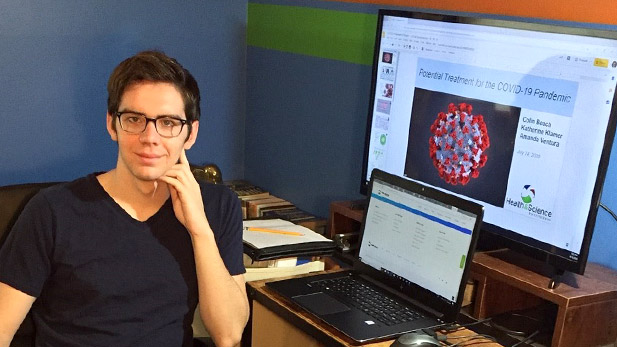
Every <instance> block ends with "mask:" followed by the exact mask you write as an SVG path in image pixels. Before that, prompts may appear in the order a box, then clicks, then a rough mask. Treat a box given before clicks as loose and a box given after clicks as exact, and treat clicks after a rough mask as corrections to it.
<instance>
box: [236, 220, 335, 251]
mask: <svg viewBox="0 0 617 347" xmlns="http://www.w3.org/2000/svg"><path fill="white" fill-rule="evenodd" d="M243 224H244V230H243V234H242V241H243V244H244V253H245V254H246V255H248V256H249V257H251V259H253V260H270V259H278V258H286V257H300V256H324V255H331V254H332V253H333V252H334V249H335V247H336V245H335V243H334V241H332V240H330V239H328V238H326V237H325V236H323V235H320V234H318V233H316V232H314V231H313V230H311V229H309V228H307V227H304V226H301V225H297V224H294V223H292V222H289V221H286V220H283V219H261V220H245V221H244V222H243Z"/></svg>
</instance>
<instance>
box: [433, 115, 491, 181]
mask: <svg viewBox="0 0 617 347" xmlns="http://www.w3.org/2000/svg"><path fill="white" fill-rule="evenodd" d="M472 109H473V108H472V106H471V105H470V104H466V103H461V104H459V105H458V106H457V105H455V104H453V103H450V105H448V112H447V113H444V112H439V114H437V118H436V119H435V121H434V122H433V124H432V125H431V133H432V135H431V137H430V139H429V154H430V156H431V159H433V165H435V168H437V171H439V177H441V178H442V179H443V180H444V181H446V182H447V183H449V184H452V185H457V184H459V183H460V184H463V185H465V184H467V183H469V180H470V179H471V177H473V178H477V177H478V175H479V174H480V171H479V169H480V168H481V167H483V166H484V165H485V164H486V160H487V159H488V158H487V156H486V154H485V152H486V149H487V148H488V147H489V146H490V141H489V136H488V132H487V130H486V123H484V118H483V117H482V115H480V114H477V115H474V114H472V113H471V112H472Z"/></svg>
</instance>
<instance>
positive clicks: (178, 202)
mask: <svg viewBox="0 0 617 347" xmlns="http://www.w3.org/2000/svg"><path fill="white" fill-rule="evenodd" d="M159 180H160V181H162V182H165V183H167V186H168V187H169V192H170V194H171V200H172V202H173V206H174V213H175V214H176V218H178V220H179V221H180V223H182V224H183V225H184V227H185V228H186V229H187V230H188V231H189V233H191V235H192V236H194V235H193V233H194V232H197V231H198V230H203V228H200V227H199V226H203V225H208V219H207V218H206V213H205V211H204V203H203V201H202V199H201V190H200V189H199V184H198V183H197V180H195V176H193V173H192V172H191V168H190V166H189V161H188V159H187V158H186V151H185V150H184V149H183V150H182V153H181V154H180V162H179V163H178V164H176V165H174V166H172V167H171V168H170V169H169V170H167V172H166V173H165V174H164V175H163V176H161V177H160V178H159ZM204 223H205V224H204Z"/></svg>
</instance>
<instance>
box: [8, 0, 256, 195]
mask: <svg viewBox="0 0 617 347" xmlns="http://www.w3.org/2000/svg"><path fill="white" fill-rule="evenodd" d="M246 7H247V2H246V1H244V0H242V1H239V0H233V1H182V2H171V1H159V0H156V1H145V0H137V1H80V0H73V1H69V0H61V1H21V0H5V1H2V3H1V4H0V47H1V49H0V85H2V88H0V119H1V122H0V134H1V136H0V149H1V151H0V158H1V165H0V185H7V184H14V183H23V182H39V181H61V180H70V179H73V178H76V177H79V176H82V175H85V174H87V173H89V172H93V171H105V170H108V169H110V168H112V167H114V166H115V160H116V158H117V146H116V145H115V143H114V142H112V141H111V139H110V138H109V135H108V134H107V132H106V130H105V112H106V106H107V104H106V100H107V91H106V83H107V78H108V77H109V74H110V73H111V71H112V69H113V68H114V67H115V66H116V64H118V63H119V62H120V61H121V60H123V59H125V58H127V57H129V56H131V55H133V54H134V53H136V52H138V51H140V50H145V49H159V50H163V51H165V52H166V53H167V54H169V55H171V56H173V57H175V58H177V59H178V61H180V62H181V63H182V64H183V65H184V66H185V67H186V68H188V69H189V70H190V71H191V72H192V73H193V74H194V75H195V77H196V79H197V81H198V82H199V85H200V88H201V91H202V100H203V101H202V105H201V107H202V115H203V118H202V123H201V127H200V133H199V138H198V141H197V144H196V145H195V147H193V149H192V150H190V151H189V152H188V157H189V160H190V161H191V162H192V163H195V164H203V163H206V162H214V163H217V164H218V165H219V166H220V167H221V170H222V171H223V174H224V175H225V178H241V177H243V175H244V171H243V170H244V142H243V139H244V136H243V134H244V113H245V102H244V100H245V86H246V83H245V71H246V66H245V62H246V39H245V37H246V16H247V10H246Z"/></svg>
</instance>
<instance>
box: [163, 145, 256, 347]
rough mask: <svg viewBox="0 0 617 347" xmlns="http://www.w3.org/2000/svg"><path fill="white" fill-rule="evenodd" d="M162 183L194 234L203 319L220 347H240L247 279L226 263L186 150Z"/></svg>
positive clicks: (245, 310) (177, 213) (180, 217)
mask: <svg viewBox="0 0 617 347" xmlns="http://www.w3.org/2000/svg"><path fill="white" fill-rule="evenodd" d="M159 180H160V181H162V182H165V183H167V185H168V187H169V190H170V193H171V197H172V202H173V206H174V213H175V214H176V218H178V220H179V221H180V222H181V223H182V224H183V225H184V226H185V227H186V229H187V230H188V232H189V234H190V235H191V240H192V243H193V253H194V255H195V267H196V271H197V285H198V290H199V303H200V305H199V313H200V314H201V319H202V320H203V322H204V325H205V327H206V329H207V330H208V333H209V334H210V336H211V337H212V339H213V340H214V342H215V343H216V345H217V346H220V347H222V346H235V345H238V344H239V343H240V340H241V338H242V332H243V331H244V327H245V326H246V323H247V321H248V316H249V305H248V298H247V296H246V287H245V285H244V276H243V275H237V276H231V275H230V274H229V271H228V270H227V267H226V266H225V264H224V263H223V259H222V258H221V256H220V253H219V249H218V246H217V244H216V241H215V239H214V233H213V231H212V229H211V228H210V224H209V223H208V219H207V217H206V213H205V210H204V205H203V200H202V198H201V189H200V187H199V184H198V183H197V181H196V180H195V177H194V176H193V174H192V173H191V170H190V167H189V163H188V159H187V158H186V153H185V152H184V151H182V154H181V156H180V163H179V164H176V165H174V166H173V167H172V168H171V169H170V170H169V171H167V172H166V173H165V175H163V176H162V177H160V178H159Z"/></svg>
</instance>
